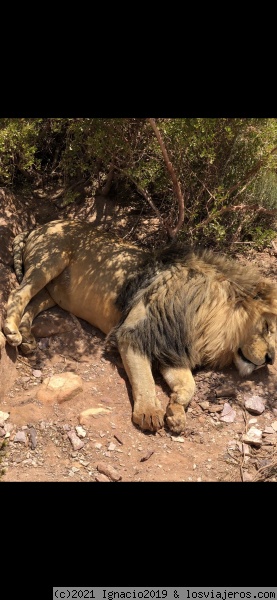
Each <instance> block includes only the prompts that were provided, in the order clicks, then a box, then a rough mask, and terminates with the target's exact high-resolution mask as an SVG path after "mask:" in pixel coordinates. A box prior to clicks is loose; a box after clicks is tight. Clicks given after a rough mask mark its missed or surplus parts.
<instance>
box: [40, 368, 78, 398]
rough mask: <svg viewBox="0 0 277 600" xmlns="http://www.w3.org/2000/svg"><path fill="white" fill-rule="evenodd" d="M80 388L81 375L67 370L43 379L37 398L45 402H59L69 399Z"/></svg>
mask: <svg viewBox="0 0 277 600" xmlns="http://www.w3.org/2000/svg"><path fill="white" fill-rule="evenodd" d="M82 390H83V382H82V379H81V377H79V375H77V374H76V373H72V372H71V371H68V372H64V373H61V374H60V375H52V377H47V378H46V379H44V380H43V382H42V384H41V386H40V388H39V390H38V392H37V399H38V400H40V401H41V402H45V403H48V402H49V403H51V404H55V403H56V402H58V403H61V402H65V401H66V400H71V398H74V396H76V395H77V394H79V393H80V392H82Z"/></svg>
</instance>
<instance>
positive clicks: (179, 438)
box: [170, 435, 185, 444]
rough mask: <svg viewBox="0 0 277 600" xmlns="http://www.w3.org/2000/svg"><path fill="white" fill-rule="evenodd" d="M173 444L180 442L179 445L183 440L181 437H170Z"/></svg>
mask: <svg viewBox="0 0 277 600" xmlns="http://www.w3.org/2000/svg"><path fill="white" fill-rule="evenodd" d="M170 437H171V439H172V441H173V442H180V443H181V444H183V443H184V441H185V438H183V437H182V436H181V435H178V436H177V437H175V436H174V435H171V436H170Z"/></svg>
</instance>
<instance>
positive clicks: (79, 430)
mask: <svg viewBox="0 0 277 600" xmlns="http://www.w3.org/2000/svg"><path fill="white" fill-rule="evenodd" d="M75 430H76V433H77V435H78V437H80V438H84V437H86V435H87V432H86V431H85V429H84V428H83V427H81V425H76V427H75Z"/></svg>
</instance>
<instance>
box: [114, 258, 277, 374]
mask: <svg viewBox="0 0 277 600" xmlns="http://www.w3.org/2000/svg"><path fill="white" fill-rule="evenodd" d="M140 302H143V304H144V305H145V307H146V316H145V318H143V319H141V320H140V321H139V322H138V323H136V325H135V327H134V326H125V325H124V322H125V320H126V317H127V315H128V313H129V312H130V310H131V309H132V308H133V307H134V306H136V305H138V304H139V303H140ZM117 306H118V308H119V310H120V311H121V312H122V317H121V320H120V322H119V324H118V325H117V326H116V327H115V328H114V329H113V331H112V332H111V334H110V335H109V336H108V344H110V345H111V346H115V345H117V344H118V341H119V339H125V340H128V342H129V343H130V344H131V345H132V346H133V347H134V348H138V349H139V350H140V352H141V353H143V354H145V355H146V356H147V357H148V358H149V359H156V360H157V361H158V362H159V363H160V364H163V365H168V364H171V365H174V366H176V367H179V366H182V365H184V364H185V365H186V366H188V367H189V368H191V369H193V368H194V367H196V366H197V365H206V364H207V365H208V364H209V365H211V366H213V367H219V368H222V367H224V366H226V365H227V364H229V363H230V362H231V361H232V355H233V352H234V351H235V350H237V349H238V348H239V346H240V345H241V344H242V343H243V342H244V340H245V339H246V337H247V334H248V332H249V329H250V328H252V327H253V321H254V320H255V319H258V318H259V316H260V315H262V314H263V313H265V312H268V313H271V314H275V315H276V314H277V295H276V285H275V284H273V283H272V282H270V281H267V280H265V279H262V278H261V276H260V273H259V271H258V270H257V269H256V268H254V267H249V266H247V267H245V266H241V265H240V264H239V263H238V262H235V261H233V260H230V259H227V258H226V257H225V256H220V255H216V254H214V253H213V252H211V251H209V250H204V251H202V252H201V251H199V252H192V251H186V250H184V249H182V248H180V247H179V248H176V247H173V248H171V249H167V250H166V251H164V252H161V253H160V255H158V256H157V257H156V259H153V260H152V261H150V262H149V260H148V261H147V262H146V263H145V264H144V265H143V266H142V269H141V271H140V272H139V273H138V274H137V275H136V276H135V277H133V278H130V279H129V280H127V281H126V283H125V285H124V286H123V288H122V290H121V293H120V295H119V296H118V298H117Z"/></svg>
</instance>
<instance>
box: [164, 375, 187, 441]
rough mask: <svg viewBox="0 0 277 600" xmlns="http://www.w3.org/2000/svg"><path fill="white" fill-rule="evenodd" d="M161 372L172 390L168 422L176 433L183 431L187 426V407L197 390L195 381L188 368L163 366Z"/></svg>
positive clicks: (168, 407) (168, 406)
mask: <svg viewBox="0 0 277 600" xmlns="http://www.w3.org/2000/svg"><path fill="white" fill-rule="evenodd" d="M161 373H162V375H163V377H164V379H165V381H166V382H167V384H168V385H169V387H170V388H171V390H172V394H171V397H170V401H169V403H168V405H167V409H166V423H167V425H168V427H169V429H171V431H173V432H174V433H181V432H182V431H184V429H185V426H186V413H185V409H186V408H187V406H188V405H189V403H190V401H191V398H192V396H193V394H194V391H195V381H194V379H193V376H192V373H191V370H190V369H188V368H179V367H178V368H177V367H162V368H161Z"/></svg>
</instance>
